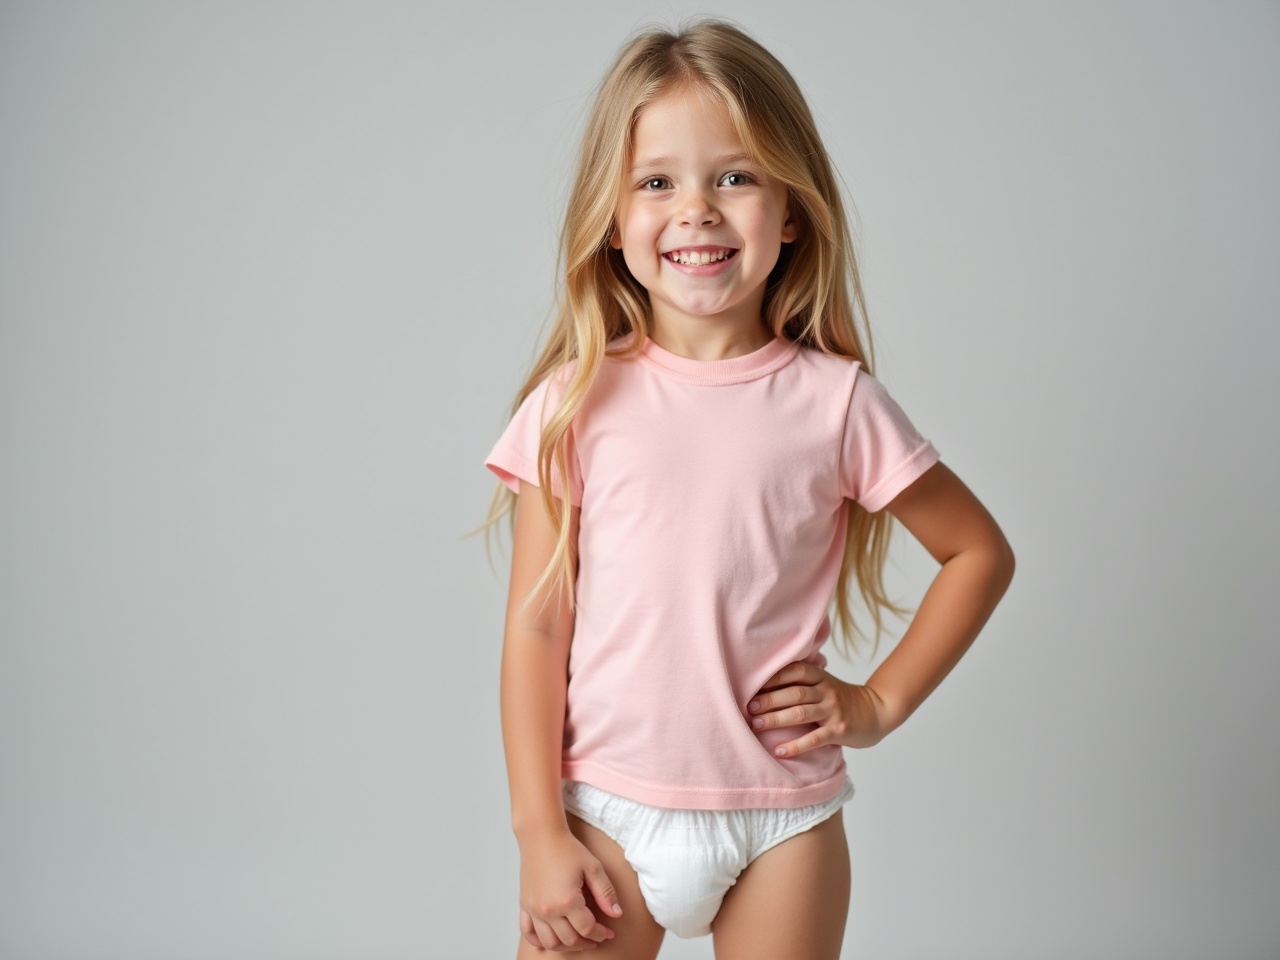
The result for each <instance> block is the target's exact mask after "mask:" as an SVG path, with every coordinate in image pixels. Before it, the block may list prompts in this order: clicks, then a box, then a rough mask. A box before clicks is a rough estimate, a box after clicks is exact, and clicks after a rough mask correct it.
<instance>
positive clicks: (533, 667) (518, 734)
mask: <svg viewBox="0 0 1280 960" xmlns="http://www.w3.org/2000/svg"><path fill="white" fill-rule="evenodd" d="M515 510H516V520H515V534H514V538H513V545H512V556H511V586H510V593H509V595H508V598H507V617H506V628H505V634H504V641H503V645H502V680H501V700H502V740H503V744H504V747H505V750H506V759H507V779H508V783H509V785H510V789H511V826H512V830H513V831H514V832H515V834H516V840H517V841H521V840H523V839H525V838H526V837H529V836H532V835H535V834H538V833H554V832H563V833H567V832H568V830H569V826H568V823H567V822H566V820H565V815H564V807H563V805H562V804H561V801H560V760H561V756H560V748H561V742H562V737H563V734H564V711H565V686H566V682H567V670H568V662H569V645H570V642H571V641H572V639H573V614H572V613H571V612H570V611H569V609H568V607H567V606H566V605H565V604H564V603H563V602H562V601H561V600H560V599H559V598H557V599H556V600H555V601H554V602H551V601H549V602H548V603H547V604H546V606H545V607H544V608H543V610H542V611H541V613H539V611H538V606H539V604H540V602H541V598H535V599H534V600H533V602H532V603H531V604H530V605H529V608H528V609H527V610H526V611H525V612H524V613H523V614H521V613H519V612H518V608H519V607H520V604H521V603H523V601H524V599H525V596H526V595H527V594H528V593H529V591H530V589H531V588H532V587H533V585H534V583H535V582H536V581H537V579H538V577H539V576H541V575H542V571H543V568H544V567H545V566H546V565H547V562H548V561H549V560H550V559H551V553H552V551H553V550H554V549H555V543H556V541H555V537H556V534H555V528H554V527H553V526H552V522H551V517H550V516H549V515H548V514H547V512H546V509H545V508H544V506H543V504H542V491H541V490H539V489H538V488H537V487H535V486H532V485H531V484H526V483H524V482H523V481H521V484H520V494H519V495H518V497H517V498H516V507H515ZM578 514H579V508H577V507H571V512H570V518H569V520H570V524H571V528H570V532H569V533H570V542H571V545H572V546H574V547H575V548H576V544H577V540H578ZM574 562H575V563H576V562H577V557H576V555H575V557H574Z"/></svg>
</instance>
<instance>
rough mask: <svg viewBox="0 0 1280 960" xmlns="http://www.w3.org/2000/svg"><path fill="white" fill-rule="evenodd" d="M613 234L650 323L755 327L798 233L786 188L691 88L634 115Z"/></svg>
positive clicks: (712, 103) (717, 108) (720, 112)
mask: <svg viewBox="0 0 1280 960" xmlns="http://www.w3.org/2000/svg"><path fill="white" fill-rule="evenodd" d="M616 223H617V227H616V229H615V231H614V234H613V236H612V238H611V240H610V243H611V244H612V246H613V247H614V249H616V250H621V251H622V256H623V259H624V260H625V261H626V264H627V268H628V269H629V270H630V271H631V275H632V276H633V277H635V278H636V280H637V281H638V282H639V283H640V285H641V286H642V287H644V288H645V289H646V290H647V291H648V292H649V303H650V306H651V309H652V311H653V322H654V325H655V327H657V328H662V327H664V326H669V327H671V326H674V327H681V328H683V329H686V330H689V331H690V332H694V331H696V329H697V326H698V325H705V324H706V323H708V322H716V323H720V324H725V325H729V326H735V327H737V328H738V329H741V330H746V329H747V328H748V327H751V326H759V324H760V322H761V305H762V303H763V301H764V290H765V283H766V282H767V280H768V278H769V272H770V271H771V270H772V269H773V268H774V265H775V264H777V262H778V255H779V253H780V252H781V250H782V244H783V243H788V242H790V241H792V240H794V239H795V238H796V226H795V221H794V220H793V219H792V218H791V217H790V216H789V214H788V210H787V188H786V186H785V185H784V184H782V183H779V182H778V181H776V180H773V179H772V178H770V177H769V176H768V174H767V173H766V172H765V170H764V168H763V167H762V166H761V165H760V164H759V163H757V162H756V161H754V160H753V159H752V158H751V157H749V156H748V155H747V151H746V148H745V147H744V146H743V144H742V141H741V139H739V137H738V132H737V130H736V129H735V128H734V126H733V121H732V119H731V118H730V116H729V111H728V109H727V108H726V107H725V106H724V104H723V103H721V102H720V101H719V100H718V99H716V98H715V97H713V96H709V95H705V94H703V93H702V92H700V91H698V90H696V89H691V88H688V87H681V88H677V89H674V90H670V91H666V92H664V93H663V94H661V95H660V96H658V97H657V98H655V99H654V100H653V101H651V102H650V103H649V104H648V105H647V106H646V107H645V108H644V109H643V110H642V111H641V112H640V116H639V118H638V119H637V120H636V124H635V129H634V131H633V140H632V152H631V156H630V158H629V162H628V164H627V170H626V171H625V172H624V174H623V180H622V186H621V190H620V192H619V195H618V207H617V211H616Z"/></svg>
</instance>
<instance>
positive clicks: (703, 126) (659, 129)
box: [631, 84, 742, 162]
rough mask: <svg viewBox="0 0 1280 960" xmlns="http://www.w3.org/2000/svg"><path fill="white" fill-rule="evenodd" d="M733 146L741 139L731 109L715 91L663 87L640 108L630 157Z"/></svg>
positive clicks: (736, 147) (739, 145) (737, 146)
mask: <svg viewBox="0 0 1280 960" xmlns="http://www.w3.org/2000/svg"><path fill="white" fill-rule="evenodd" d="M726 147H727V148H731V149H734V150H737V151H739V152H741V150H742V140H741V138H740V137H739V136H738V130H737V127H735V126H734V124H733V118H732V116H731V115H730V114H729V108H728V107H726V106H725V104H724V101H723V100H721V99H720V97H719V96H717V95H716V94H715V93H713V92H711V91H710V90H708V89H706V88H705V87H702V86H700V85H694V84H684V85H681V86H679V87H675V88H673V89H670V90H664V91H662V92H661V93H659V94H658V95H657V96H656V97H654V98H653V99H652V100H651V101H649V102H648V103H647V104H645V105H644V106H643V107H641V108H640V112H639V114H638V115H637V116H636V121H635V124H634V125H633V127H632V131H631V159H632V161H633V162H634V161H635V160H637V159H640V160H643V159H644V158H645V157H646V156H653V155H655V151H656V153H657V154H661V155H663V156H671V155H673V154H676V153H679V154H686V153H697V152H699V151H700V150H701V149H706V148H714V149H718V150H722V149H724V148H726Z"/></svg>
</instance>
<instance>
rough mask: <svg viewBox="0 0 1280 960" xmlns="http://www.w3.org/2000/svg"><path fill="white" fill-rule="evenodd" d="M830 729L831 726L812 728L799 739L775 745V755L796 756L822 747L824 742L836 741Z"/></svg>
mask: <svg viewBox="0 0 1280 960" xmlns="http://www.w3.org/2000/svg"><path fill="white" fill-rule="evenodd" d="M829 730H830V728H829V727H818V729H817V730H811V731H810V732H809V733H806V734H805V735H804V736H803V737H801V738H800V739H799V740H792V741H791V742H790V743H784V744H781V745H779V746H777V747H774V749H773V755H774V756H775V757H794V756H795V755H796V754H799V753H804V752H805V751H807V750H812V749H813V748H814V747H820V746H822V745H823V744H824V743H834V742H835V737H834V735H832V734H831V733H830V732H829Z"/></svg>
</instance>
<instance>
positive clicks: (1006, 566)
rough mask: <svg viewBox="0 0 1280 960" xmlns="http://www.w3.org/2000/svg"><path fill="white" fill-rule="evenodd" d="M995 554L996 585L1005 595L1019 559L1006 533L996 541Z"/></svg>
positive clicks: (1000, 593)
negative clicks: (1016, 557)
mask: <svg viewBox="0 0 1280 960" xmlns="http://www.w3.org/2000/svg"><path fill="white" fill-rule="evenodd" d="M995 554H996V556H995V581H996V587H997V589H998V590H999V595H1000V596H1004V594H1005V591H1007V590H1008V589H1009V585H1010V584H1011V583H1013V572H1014V570H1015V569H1016V568H1017V560H1016V559H1015V558H1014V556H1013V547H1011V546H1010V545H1009V541H1008V540H1006V539H1005V537H1004V534H1000V537H999V540H998V542H997V543H996V550H995Z"/></svg>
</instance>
